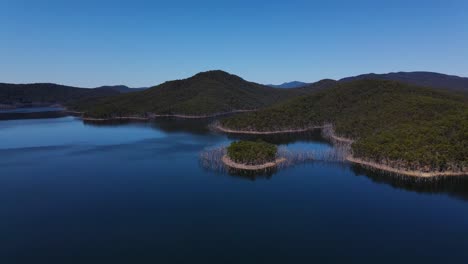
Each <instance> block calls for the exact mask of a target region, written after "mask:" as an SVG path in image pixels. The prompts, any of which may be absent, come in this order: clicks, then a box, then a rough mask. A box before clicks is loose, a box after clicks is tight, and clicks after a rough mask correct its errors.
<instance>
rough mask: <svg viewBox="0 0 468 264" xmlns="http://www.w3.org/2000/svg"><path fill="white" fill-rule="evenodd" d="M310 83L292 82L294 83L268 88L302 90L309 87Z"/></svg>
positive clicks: (271, 85)
mask: <svg viewBox="0 0 468 264" xmlns="http://www.w3.org/2000/svg"><path fill="white" fill-rule="evenodd" d="M309 84H310V83H305V82H298V81H292V82H285V83H283V84H276V85H275V84H267V86H270V87H273V88H300V87H304V86H307V85H309Z"/></svg>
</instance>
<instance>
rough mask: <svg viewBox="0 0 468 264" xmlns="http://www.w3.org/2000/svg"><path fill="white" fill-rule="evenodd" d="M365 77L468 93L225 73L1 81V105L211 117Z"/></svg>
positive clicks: (460, 80)
mask: <svg viewBox="0 0 468 264" xmlns="http://www.w3.org/2000/svg"><path fill="white" fill-rule="evenodd" d="M363 79H376V80H392V81H399V82H402V83H407V84H412V85H417V86H426V87H432V88H437V89H444V90H450V91H457V92H464V93H467V94H468V78H464V77H458V76H452V75H445V74H440V73H433V72H397V73H387V74H373V73H371V74H363V75H359V76H354V77H348V78H343V79H341V80H339V81H335V80H331V79H324V80H321V81H319V82H315V83H304V82H298V81H294V82H289V83H284V84H282V85H270V86H267V85H262V84H258V83H253V82H248V81H245V80H243V79H242V78H240V77H238V76H235V75H231V74H229V73H226V72H223V71H209V72H203V73H199V74H196V75H195V76H193V77H191V78H188V79H185V80H176V81H169V82H166V83H163V84H161V85H158V86H155V87H152V88H129V87H127V86H124V85H116V86H101V87H97V88H94V89H88V88H79V87H72V86H65V85H58V84H53V83H34V84H7V83H0V107H2V108H7V107H24V106H31V105H33V106H34V105H53V104H61V105H68V106H73V107H76V108H80V109H84V110H90V112H93V113H95V114H98V113H99V114H98V115H112V114H116V113H119V114H124V113H133V114H136V113H138V114H143V113H147V112H153V113H172V114H174V113H177V114H179V113H184V114H212V113H216V112H224V111H232V110H240V109H244V110H245V109H257V108H261V107H265V106H268V105H270V104H273V103H276V102H279V101H282V100H285V99H288V98H291V97H294V96H298V95H304V94H308V93H312V92H316V91H320V90H324V89H328V88H330V87H333V86H335V85H337V84H338V83H347V82H352V81H355V80H363ZM271 86H274V87H281V88H272V87H271ZM283 88H287V89H283ZM107 97H112V98H110V99H108V100H107V99H105V98H107ZM110 106H112V107H110ZM98 109H99V110H98Z"/></svg>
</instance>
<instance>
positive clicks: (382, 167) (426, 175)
mask: <svg viewBox="0 0 468 264" xmlns="http://www.w3.org/2000/svg"><path fill="white" fill-rule="evenodd" d="M325 127H327V126H315V127H310V128H305V129H289V130H278V131H242V130H232V129H228V128H224V127H222V126H221V125H219V124H217V125H215V126H214V128H216V129H217V130H219V131H221V132H225V133H232V134H251V135H252V134H253V135H270V134H287V133H301V132H306V131H310V130H314V129H319V128H320V129H322V128H325ZM329 137H330V139H331V140H332V141H336V142H341V143H344V144H349V145H351V144H352V143H353V142H354V140H352V139H349V138H344V137H339V136H337V135H335V134H334V133H333V134H331V135H330V136H329ZM346 161H348V162H350V163H353V164H358V165H361V166H364V167H369V168H373V169H378V170H381V171H385V172H391V173H395V174H400V175H405V176H411V177H421V178H431V177H439V176H467V175H468V172H455V171H440V172H423V171H415V170H404V169H397V168H394V167H391V166H388V165H384V164H379V163H375V162H369V161H365V160H362V159H359V158H355V157H353V156H352V155H349V156H347V157H346Z"/></svg>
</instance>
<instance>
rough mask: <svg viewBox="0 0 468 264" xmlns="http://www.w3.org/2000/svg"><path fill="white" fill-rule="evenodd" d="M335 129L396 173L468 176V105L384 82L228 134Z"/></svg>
mask: <svg viewBox="0 0 468 264" xmlns="http://www.w3.org/2000/svg"><path fill="white" fill-rule="evenodd" d="M325 123H331V124H333V125H334V128H335V131H336V133H337V135H339V136H341V137H346V138H351V139H354V140H355V142H354V143H353V144H352V150H353V155H354V156H356V157H358V158H361V159H365V160H369V161H373V162H377V163H380V164H387V165H390V166H393V167H401V168H405V169H417V170H425V171H429V170H432V171H434V170H435V171H437V170H468V99H467V98H466V97H464V96H460V95H457V94H452V93H449V92H447V91H441V90H436V89H431V88H422V87H417V86H413V85H409V84H404V83H400V82H395V81H385V80H357V81H350V82H344V83H338V84H337V85H336V86H335V87H333V88H330V89H326V90H322V91H319V92H317V93H313V94H310V95H306V96H301V97H298V98H293V99H291V100H289V101H287V102H283V103H280V104H277V105H274V106H272V107H269V108H266V109H263V110H260V111H256V112H251V113H245V114H240V115H237V116H233V117H229V118H227V119H224V120H222V121H221V125H222V126H223V127H225V128H229V129H234V130H244V131H278V130H290V129H302V128H308V127H311V126H318V125H323V124H325Z"/></svg>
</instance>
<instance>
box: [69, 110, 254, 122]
mask: <svg viewBox="0 0 468 264" xmlns="http://www.w3.org/2000/svg"><path fill="white" fill-rule="evenodd" d="M253 111H256V110H235V111H229V112H220V113H214V114H209V115H184V114H151V115H149V116H148V117H141V116H120V117H111V118H95V117H81V119H82V120H84V121H113V120H139V121H149V120H152V119H156V118H159V117H175V118H182V119H204V118H212V117H217V116H223V115H229V114H237V113H245V112H253ZM69 112H73V111H69ZM75 113H81V114H83V112H75Z"/></svg>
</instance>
